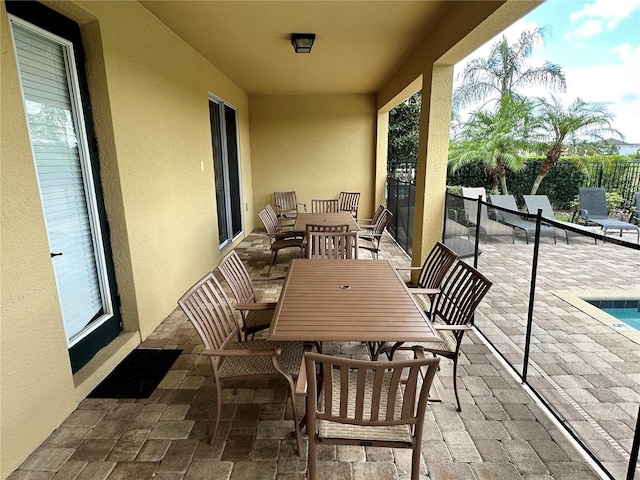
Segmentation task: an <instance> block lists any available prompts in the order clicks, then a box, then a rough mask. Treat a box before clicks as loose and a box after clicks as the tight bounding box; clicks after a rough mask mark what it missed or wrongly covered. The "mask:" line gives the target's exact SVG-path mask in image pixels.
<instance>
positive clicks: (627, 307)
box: [587, 300, 640, 330]
mask: <svg viewBox="0 0 640 480" xmlns="http://www.w3.org/2000/svg"><path fill="white" fill-rule="evenodd" d="M587 302H589V303H590V304H591V305H593V306H594V307H598V308H599V309H600V310H602V311H603V312H605V313H608V314H609V315H611V316H613V317H615V318H617V319H618V320H620V321H622V322H624V323H626V324H627V325H629V326H631V327H633V328H635V329H636V330H640V301H638V300H587Z"/></svg>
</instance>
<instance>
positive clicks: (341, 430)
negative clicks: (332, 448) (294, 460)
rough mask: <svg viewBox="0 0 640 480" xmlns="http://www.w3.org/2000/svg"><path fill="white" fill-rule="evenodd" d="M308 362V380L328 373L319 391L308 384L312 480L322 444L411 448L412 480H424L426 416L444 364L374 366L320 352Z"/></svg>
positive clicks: (428, 360)
mask: <svg viewBox="0 0 640 480" xmlns="http://www.w3.org/2000/svg"><path fill="white" fill-rule="evenodd" d="M417 353H418V352H417ZM419 353H422V352H419ZM304 359H305V366H306V374H307V379H313V378H316V368H318V369H319V371H321V372H323V374H322V377H321V380H320V387H318V386H316V382H313V381H310V382H308V392H307V433H308V435H309V452H308V453H309V459H308V465H309V471H308V478H309V480H316V478H317V476H318V473H317V470H318V461H317V457H318V454H317V452H318V445H358V446H371V447H387V448H411V449H412V450H413V455H412V460H411V479H412V480H417V479H418V478H420V453H421V447H422V434H423V428H424V415H425V411H426V408H427V397H428V393H429V388H430V386H431V383H432V381H433V377H434V375H435V373H436V369H437V365H438V361H439V359H438V358H424V356H422V358H418V359H413V360H403V361H392V362H372V361H369V360H352V359H348V358H339V357H334V356H329V355H321V354H318V353H305V357H304ZM421 370H422V372H421ZM420 373H422V374H423V375H424V378H423V380H422V385H420V384H419V383H420V382H419V381H418V377H419V376H420ZM403 378H406V380H403ZM318 389H319V390H318ZM318 393H319V396H318Z"/></svg>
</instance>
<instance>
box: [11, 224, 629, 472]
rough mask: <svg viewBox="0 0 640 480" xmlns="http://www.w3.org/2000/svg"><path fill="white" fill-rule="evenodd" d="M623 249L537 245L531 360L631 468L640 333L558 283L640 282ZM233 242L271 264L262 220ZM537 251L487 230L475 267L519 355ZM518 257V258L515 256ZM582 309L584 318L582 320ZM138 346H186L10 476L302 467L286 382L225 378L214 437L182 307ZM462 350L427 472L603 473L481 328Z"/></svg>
mask: <svg viewBox="0 0 640 480" xmlns="http://www.w3.org/2000/svg"><path fill="white" fill-rule="evenodd" d="M615 248H616V247H615V246H611V245H606V244H602V243H600V244H598V245H594V244H593V243H592V242H590V241H580V240H577V241H576V242H575V244H574V245H571V246H566V245H561V244H558V245H553V244H549V245H544V246H543V252H542V254H541V255H542V256H544V257H545V258H550V259H551V258H552V259H553V260H552V264H553V268H552V269H548V268H543V269H542V270H541V272H540V274H539V277H538V283H539V285H540V290H539V296H540V297H541V301H542V302H543V304H544V308H542V309H541V311H540V313H539V315H537V317H539V319H540V323H539V325H538V327H537V328H536V331H535V350H534V351H535V354H536V355H535V357H534V360H535V364H536V367H539V368H540V370H538V371H536V373H534V375H535V376H536V379H533V380H531V382H535V383H537V384H538V385H537V386H540V387H542V388H543V389H544V388H549V385H548V384H547V385H543V384H542V383H543V382H548V381H549V380H550V379H551V380H553V382H552V386H553V388H551V390H550V393H549V395H548V396H549V399H550V401H551V402H553V403H554V404H555V407H556V408H560V409H563V413H564V414H565V415H566V416H567V417H568V418H569V419H570V420H571V422H572V423H574V424H579V423H580V422H582V423H584V426H582V427H580V426H579V425H578V427H577V428H578V429H579V430H581V431H582V432H584V433H586V434H587V439H588V440H589V441H590V443H591V444H590V447H591V448H594V449H595V450H596V454H597V455H598V456H600V457H601V458H602V459H603V460H604V461H606V462H607V465H608V467H610V468H612V469H613V471H614V472H615V475H616V478H623V477H624V475H625V468H626V465H625V463H624V455H623V454H621V453H620V452H619V451H618V450H617V449H616V444H618V445H621V446H622V447H624V448H623V450H624V449H627V450H628V448H629V446H630V441H631V437H632V435H633V430H632V428H633V427H632V426H633V423H634V422H635V418H634V415H635V409H637V403H638V398H640V387H639V386H638V382H637V378H636V375H637V373H635V372H637V371H638V368H639V367H640V361H639V360H638V357H637V355H636V353H635V352H636V350H637V344H635V343H633V342H632V341H630V340H627V339H626V338H624V337H623V336H621V335H620V334H619V333H617V332H615V331H613V330H612V329H610V328H607V327H606V326H603V325H602V324H601V323H600V322H598V321H597V320H595V319H593V318H591V317H590V316H588V315H584V314H576V313H575V311H573V310H574V308H575V307H573V306H572V305H570V304H568V303H567V302H565V301H563V300H559V299H557V298H555V295H554V294H553V292H554V291H555V290H556V289H557V287H558V286H559V285H562V284H563V283H564V282H570V281H573V280H571V279H575V278H579V277H580V274H579V272H578V270H581V269H583V268H584V269H586V270H589V271H591V272H594V274H595V270H597V275H595V276H596V277H597V278H599V279H601V280H602V282H604V283H603V284H602V285H604V284H606V283H607V282H608V280H607V279H610V278H612V277H611V275H612V273H613V271H615V272H616V275H617V278H618V279H619V280H620V282H622V283H625V282H633V281H634V279H635V275H636V274H637V269H636V267H637V265H636V266H635V267H634V266H633V265H630V264H629V263H628V262H624V261H618V263H616V264H614V263H613V262H614V260H615V259H616V258H619V257H618V256H617V253H619V251H616V250H615ZM236 252H237V253H238V254H239V255H240V257H241V258H242V260H243V261H244V263H245V265H246V266H247V267H248V269H249V270H250V272H251V274H252V276H255V277H259V276H266V272H267V270H268V267H269V262H270V254H269V250H268V243H267V239H266V235H265V234H264V232H263V231H261V230H256V231H254V232H253V233H251V234H250V235H248V236H247V237H246V238H245V239H244V240H243V241H242V242H241V243H240V244H239V245H238V246H237V247H236ZM531 252H532V248H531V246H529V245H525V244H523V243H516V244H515V245H512V244H511V243H506V242H505V243H503V242H500V241H498V242H490V243H489V244H487V245H483V254H482V255H481V264H480V266H479V268H480V269H481V270H482V271H483V272H485V273H486V275H487V276H488V277H489V278H490V279H491V280H492V281H493V282H494V286H493V288H492V290H490V292H489V294H488V296H487V297H486V298H485V300H484V301H483V302H482V303H481V304H480V307H479V314H478V315H477V317H476V325H477V326H478V327H479V328H480V329H481V330H482V331H483V332H484V333H485V335H487V334H488V335H489V336H490V337H492V338H491V340H492V341H493V342H494V343H495V344H497V345H498V347H499V349H500V350H502V351H503V353H505V352H506V353H508V354H509V355H511V356H515V357H517V356H520V357H521V355H522V352H521V350H520V346H521V345H519V344H520V341H521V334H522V328H523V327H522V319H523V318H525V317H526V307H524V304H525V303H526V302H523V297H525V299H526V295H527V293H526V290H527V288H528V285H529V282H528V279H526V278H525V277H526V275H527V273H526V272H525V270H526V268H527V267H524V265H526V264H527V263H528V262H529V258H528V257H530V255H531ZM594 252H596V253H597V255H598V256H599V258H600V259H601V260H598V261H596V262H594V263H591V264H589V265H586V264H585V265H579V264H577V263H576V259H577V258H585V257H593V256H594V255H593V254H594ZM295 256H296V254H293V253H284V252H283V253H282V258H280V259H279V261H278V263H277V265H276V267H274V269H273V270H272V273H271V275H272V276H279V275H281V274H285V273H286V269H287V264H288V261H289V260H290V259H291V258H294V257H295ZM380 256H381V258H385V259H388V260H390V261H392V262H393V263H394V264H397V265H398V266H402V265H407V264H408V263H409V259H408V258H407V256H406V255H405V254H404V252H402V251H401V250H400V249H399V248H398V247H397V245H396V244H395V243H394V242H393V240H392V239H391V238H390V237H389V236H387V235H385V237H384V238H383V249H382V252H381V254H380ZM365 258H366V253H365ZM513 265H523V268H522V269H517V268H516V269H514V268H513ZM520 277H522V278H520ZM590 278H591V277H590ZM635 281H636V282H637V279H636V280H635ZM279 284H280V282H270V283H268V284H267V286H266V287H265V288H264V290H262V292H263V294H264V299H265V300H274V301H275V300H277V298H278V294H279V287H280V285H279ZM631 285H634V284H633V283H632V284H631ZM635 285H636V286H637V283H636V284H635ZM554 298H555V299H554ZM549 315H550V317H549ZM547 318H548V320H547ZM560 319H561V321H560ZM572 319H573V320H572ZM578 321H579V325H577V324H575V323H574V322H578ZM614 337H615V338H614ZM501 343H502V346H501V345H500V344H501ZM504 345H506V346H507V347H505V346H504ZM140 346H141V347H147V348H181V349H183V353H182V354H181V355H180V357H179V359H178V360H177V361H176V363H175V364H174V366H173V367H172V369H171V370H170V371H169V373H168V375H167V376H166V377H165V379H164V380H163V381H162V383H161V384H160V386H159V387H158V388H157V389H156V390H155V391H154V393H153V394H152V395H151V397H150V398H149V399H147V400H107V399H103V400H98V399H85V400H84V401H82V402H81V403H80V405H79V407H78V408H77V409H76V410H75V411H74V412H73V413H72V414H71V415H70V416H69V417H68V418H67V419H66V420H65V421H64V422H63V423H62V425H61V426H60V427H59V428H58V429H56V430H55V431H54V432H53V434H52V435H51V436H50V437H49V438H48V439H46V440H45V441H44V443H43V444H42V445H41V446H40V447H39V448H38V449H37V450H36V451H35V452H34V453H33V454H32V455H31V456H30V457H29V458H28V459H27V460H26V461H25V462H24V463H23V464H22V465H21V466H20V467H19V468H18V470H16V471H15V472H14V473H13V474H11V476H10V477H9V478H10V479H11V480H18V479H25V478H38V479H40V478H42V479H49V478H76V479H84V478H91V479H100V478H104V479H107V478H108V479H123V478H135V479H145V478H149V479H150V478H155V479H185V480H188V479H189V480H190V479H200V478H203V479H204V478H216V479H236V480H240V479H254V478H260V479H262V478H265V479H304V478H305V475H306V474H305V472H306V461H307V460H306V456H305V455H303V456H301V457H298V456H297V455H296V454H295V442H294V440H293V438H292V437H291V431H292V418H291V413H290V411H288V409H287V408H286V405H287V401H286V395H287V388H286V385H285V383H284V382H280V381H260V382H245V383H243V384H240V385H238V387H237V388H236V389H233V388H229V389H226V390H225V391H224V403H225V404H224V413H223V417H224V420H223V427H222V428H221V429H220V431H219V434H218V438H217V439H216V441H215V442H214V444H213V445H209V444H208V441H207V434H206V429H207V421H208V420H207V419H208V415H209V411H210V409H211V408H212V407H213V398H212V396H213V395H214V388H213V386H212V372H211V366H210V364H209V363H208V360H207V359H206V358H203V357H202V356H200V355H199V354H198V353H199V351H200V350H201V349H202V345H201V343H200V339H199V337H198V335H197V334H196V333H195V331H194V329H193V328H192V327H191V325H190V324H189V323H188V322H187V320H186V318H185V316H184V315H183V314H182V313H181V311H179V310H175V311H174V312H173V313H172V314H171V315H169V316H168V317H167V318H166V319H165V320H164V321H163V322H162V323H161V324H160V325H159V326H158V327H157V328H156V329H155V330H154V331H153V333H152V334H151V335H149V337H148V338H147V339H146V340H145V341H144V342H142V344H141V345H140ZM565 347H566V348H565ZM325 349H326V350H327V351H329V352H331V353H334V354H338V355H347V356H351V357H366V355H367V353H366V348H365V346H364V345H362V344H354V343H346V344H338V343H334V344H331V345H327V346H326V347H325ZM551 351H553V352H554V353H553V358H548V357H545V355H550V354H551V353H545V352H551ZM462 355H463V357H462V359H461V360H460V364H461V369H460V371H459V375H460V380H461V381H460V382H459V385H460V389H461V391H460V394H461V401H462V402H463V403H462V412H461V413H458V412H456V409H455V399H454V396H453V392H452V390H451V378H450V375H451V364H450V362H448V361H443V362H442V368H441V371H440V372H439V373H438V375H437V378H436V386H437V388H438V391H439V393H440V396H441V397H442V402H441V403H431V404H430V405H429V407H428V411H427V417H426V421H425V423H426V425H425V426H426V428H425V437H424V440H423V445H422V453H423V464H422V469H421V470H422V475H423V476H424V478H429V479H432V480H437V479H461V480H462V479H465V480H466V479H471V478H476V479H489V478H497V479H507V478H508V479H517V478H523V479H533V478H536V479H551V478H554V479H580V480H587V479H596V478H600V477H599V475H598V474H597V473H596V470H595V469H594V468H593V467H592V464H591V463H590V462H589V461H588V460H587V459H586V457H585V456H584V455H583V454H582V453H580V451H579V450H578V449H577V448H576V447H575V445H574V444H573V443H572V442H571V441H570V440H569V439H568V437H567V435H566V434H565V433H563V430H562V428H561V427H559V425H558V424H557V423H556V422H554V421H553V420H552V419H551V418H550V417H549V416H548V414H547V413H545V412H544V409H543V408H542V406H541V405H540V403H539V402H537V401H534V400H533V398H532V397H531V396H530V395H529V394H528V393H527V392H526V391H525V389H524V388H523V386H522V385H521V384H520V382H519V381H518V380H516V379H515V377H514V376H513V375H512V374H511V373H509V370H508V368H507V367H505V365H504V363H503V362H502V361H500V360H499V359H498V357H497V356H496V354H495V353H494V352H492V351H491V349H490V348H489V347H488V346H487V345H486V344H485V343H484V342H483V341H481V340H480V338H479V337H478V336H477V334H476V333H473V332H472V333H471V334H470V335H468V336H467V340H466V341H465V344H464V345H463V353H462ZM511 360H512V361H513V360H514V358H512V359H511ZM623 362H624V363H623ZM516 363H517V362H516ZM299 401H300V405H301V406H302V405H303V403H302V401H301V400H299ZM576 405H578V407H580V408H576ZM580 412H583V413H585V412H586V413H587V415H589V416H590V419H591V420H593V421H594V422H595V423H594V422H587V421H586V417H585V416H584V415H582V416H581V413H580ZM613 412H617V413H615V414H614V413H613ZM596 425H600V426H601V428H602V430H601V431H599V430H598V429H597V428H595V426H596ZM623 426H626V427H624V428H623ZM586 429H589V431H587V430H586ZM603 432H605V433H606V434H603ZM625 432H626V433H625ZM320 460H321V462H320V468H319V471H320V474H321V478H327V479H329V478H335V479H365V478H379V479H381V480H386V479H394V480H396V479H403V478H409V471H410V451H408V450H391V449H380V448H370V447H337V448H336V447H329V448H324V449H322V450H321V451H320Z"/></svg>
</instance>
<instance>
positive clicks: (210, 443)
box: [209, 382, 222, 445]
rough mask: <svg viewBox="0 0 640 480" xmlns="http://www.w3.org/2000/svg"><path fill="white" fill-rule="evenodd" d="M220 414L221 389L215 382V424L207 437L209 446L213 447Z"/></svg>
mask: <svg viewBox="0 0 640 480" xmlns="http://www.w3.org/2000/svg"><path fill="white" fill-rule="evenodd" d="M221 414H222V387H221V385H220V384H219V383H218V382H216V423H215V427H214V428H213V432H211V437H209V445H213V440H214V439H215V438H216V434H217V433H218V427H220V415H221Z"/></svg>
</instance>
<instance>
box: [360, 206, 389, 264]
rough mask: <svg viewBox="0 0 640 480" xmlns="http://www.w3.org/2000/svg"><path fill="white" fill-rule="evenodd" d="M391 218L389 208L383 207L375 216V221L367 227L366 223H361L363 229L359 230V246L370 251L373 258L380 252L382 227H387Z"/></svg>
mask: <svg viewBox="0 0 640 480" xmlns="http://www.w3.org/2000/svg"><path fill="white" fill-rule="evenodd" d="M392 218H393V213H391V211H390V210H388V209H386V208H385V209H384V211H383V212H382V213H381V214H380V216H379V217H378V218H377V220H376V223H375V224H374V225H371V226H369V227H367V226H366V225H362V226H361V227H360V228H362V230H363V231H361V232H360V235H359V238H360V245H359V248H362V249H364V250H368V251H369V252H371V257H372V258H374V259H377V258H378V253H379V252H380V239H381V238H382V235H383V233H384V229H385V228H387V225H389V222H391V219H392Z"/></svg>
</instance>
